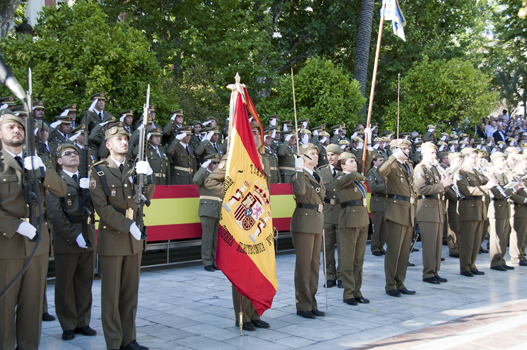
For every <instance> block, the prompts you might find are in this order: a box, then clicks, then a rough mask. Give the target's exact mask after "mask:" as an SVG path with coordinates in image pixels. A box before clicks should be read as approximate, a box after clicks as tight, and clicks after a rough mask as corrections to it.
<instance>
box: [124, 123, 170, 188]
mask: <svg viewBox="0 0 527 350" xmlns="http://www.w3.org/2000/svg"><path fill="white" fill-rule="evenodd" d="M162 135H163V133H162V131H161V129H160V128H157V129H152V130H150V132H149V133H148V135H147V139H148V143H147V146H146V150H145V153H146V157H147V159H148V163H150V167H151V168H152V170H153V171H154V175H155V177H156V185H170V163H169V161H168V156H167V150H166V149H165V147H163V146H161V145H160V143H161V136H162ZM138 151H139V148H138V147H135V148H134V152H133V154H134V158H135V157H137V152H138Z"/></svg>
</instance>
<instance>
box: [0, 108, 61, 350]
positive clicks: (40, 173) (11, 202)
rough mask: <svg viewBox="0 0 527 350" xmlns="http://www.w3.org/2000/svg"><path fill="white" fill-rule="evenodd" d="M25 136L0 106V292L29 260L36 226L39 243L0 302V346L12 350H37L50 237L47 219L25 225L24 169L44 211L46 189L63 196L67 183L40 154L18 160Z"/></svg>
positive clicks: (18, 122) (27, 221)
mask: <svg viewBox="0 0 527 350" xmlns="http://www.w3.org/2000/svg"><path fill="white" fill-rule="evenodd" d="M29 135H31V134H30V133H29V134H28V137H30V136H29ZM24 136H25V131H24V124H23V122H22V120H21V119H20V118H18V117H16V116H15V115H13V114H12V112H11V111H10V110H8V109H3V110H1V111H0V140H1V142H2V150H1V151H0V179H1V180H0V181H2V182H3V184H2V187H1V188H0V227H2V230H1V234H0V273H1V275H2V276H3V278H1V279H0V290H4V288H5V287H6V286H7V284H8V283H9V282H10V281H11V280H12V279H13V278H14V277H15V276H16V275H17V274H18V272H19V271H21V270H22V267H23V266H24V265H25V264H26V263H27V262H28V258H29V256H30V255H31V253H32V252H33V250H34V248H35V244H36V243H35V242H31V241H30V239H33V238H34V237H35V235H36V234H37V229H39V234H40V238H41V242H40V244H39V246H38V248H37V250H36V252H35V255H34V257H33V260H32V261H31V263H30V264H29V266H28V268H27V270H26V271H25V273H24V274H23V275H22V277H21V278H20V279H18V280H17V281H16V283H15V284H14V285H13V286H12V288H11V289H9V291H8V292H7V293H6V294H5V295H4V296H3V298H2V302H1V303H0V348H2V349H14V348H15V342H16V344H17V348H18V349H32V350H36V349H38V346H39V343H40V331H41V327H42V302H43V299H44V284H45V282H46V275H47V266H48V257H49V246H50V236H49V233H48V229H47V225H46V221H45V220H44V222H43V225H42V227H41V228H40V227H35V226H33V225H32V224H31V223H29V212H28V206H27V203H26V201H25V200H24V186H23V176H24V173H25V172H27V171H33V172H34V175H35V177H36V178H37V179H39V185H38V188H39V196H40V201H41V203H40V205H41V206H42V211H44V210H45V193H44V191H46V192H49V193H51V194H52V195H54V196H58V197H62V196H64V195H66V191H67V187H66V183H64V181H62V179H61V178H60V177H59V176H58V175H57V173H56V172H55V170H54V169H53V167H52V166H48V167H45V166H44V163H43V162H42V160H41V159H40V158H39V157H38V156H32V157H26V158H22V157H23V156H24V152H23V145H24ZM31 136H32V135H31ZM28 169H29V170H28ZM31 169H35V170H31ZM37 211H38V209H37ZM37 219H38V218H37Z"/></svg>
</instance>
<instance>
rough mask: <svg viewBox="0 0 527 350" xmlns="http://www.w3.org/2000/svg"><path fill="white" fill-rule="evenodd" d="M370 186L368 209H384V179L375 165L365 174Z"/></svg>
mask: <svg viewBox="0 0 527 350" xmlns="http://www.w3.org/2000/svg"><path fill="white" fill-rule="evenodd" d="M366 177H367V178H368V186H369V187H370V193H371V197H370V211H372V212H374V211H384V204H385V202H386V179H385V178H384V176H382V175H381V174H379V171H378V169H377V168H376V167H372V168H371V169H370V170H369V171H368V173H367V174H366Z"/></svg>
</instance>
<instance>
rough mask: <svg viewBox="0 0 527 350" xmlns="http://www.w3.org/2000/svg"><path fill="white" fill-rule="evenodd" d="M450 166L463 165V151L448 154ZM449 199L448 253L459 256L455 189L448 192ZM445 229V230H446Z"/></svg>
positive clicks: (458, 228) (455, 256)
mask: <svg viewBox="0 0 527 350" xmlns="http://www.w3.org/2000/svg"><path fill="white" fill-rule="evenodd" d="M448 162H449V164H450V167H452V168H454V167H458V166H461V164H462V162H463V157H462V155H461V153H459V152H455V153H450V154H449V155H448ZM446 198H447V199H448V201H447V221H446V222H445V225H444V226H445V227H446V231H447V244H448V255H449V256H450V257H452V258H459V242H460V240H461V237H460V226H459V215H458V213H457V211H458V209H457V207H458V198H457V195H456V194H455V193H453V191H447V192H446ZM444 231H445V230H443V232H444Z"/></svg>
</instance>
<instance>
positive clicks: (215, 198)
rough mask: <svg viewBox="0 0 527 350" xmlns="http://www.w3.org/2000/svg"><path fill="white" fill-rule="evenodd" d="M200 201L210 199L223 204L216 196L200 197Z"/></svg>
mask: <svg viewBox="0 0 527 350" xmlns="http://www.w3.org/2000/svg"><path fill="white" fill-rule="evenodd" d="M199 199H210V200H211V201H218V202H221V198H219V197H214V196H199Z"/></svg>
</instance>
